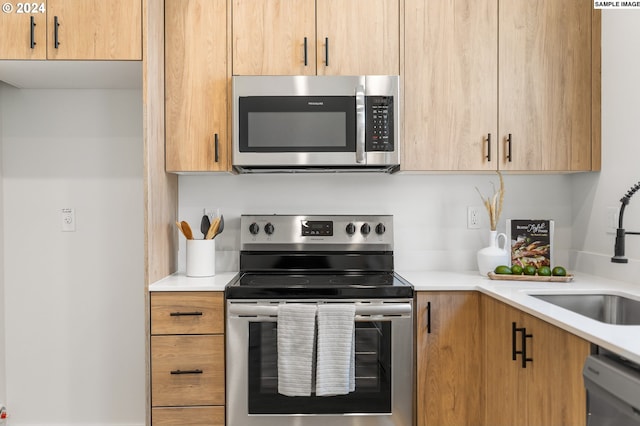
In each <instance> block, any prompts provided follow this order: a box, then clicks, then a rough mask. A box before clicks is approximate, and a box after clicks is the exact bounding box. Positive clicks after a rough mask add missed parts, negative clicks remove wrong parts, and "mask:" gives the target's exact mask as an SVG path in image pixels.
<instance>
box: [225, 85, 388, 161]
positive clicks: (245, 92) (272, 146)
mask: <svg viewBox="0 0 640 426" xmlns="http://www.w3.org/2000/svg"><path fill="white" fill-rule="evenodd" d="M399 116H400V85H399V77H398V76H236V77H233V167H234V168H235V170H237V171H238V172H240V173H250V172H297V171H332V172H336V171H337V172H339V171H382V172H394V171H396V170H397V169H398V167H399V165H400V134H399V130H400V118H399Z"/></svg>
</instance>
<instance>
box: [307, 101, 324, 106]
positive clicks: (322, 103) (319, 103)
mask: <svg viewBox="0 0 640 426" xmlns="http://www.w3.org/2000/svg"><path fill="white" fill-rule="evenodd" d="M307 105H318V106H322V105H324V102H307Z"/></svg>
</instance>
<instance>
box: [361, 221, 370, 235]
mask: <svg viewBox="0 0 640 426" xmlns="http://www.w3.org/2000/svg"><path fill="white" fill-rule="evenodd" d="M360 232H361V233H362V235H369V232H371V227H370V226H369V224H368V223H364V224H363V225H362V226H361V227H360Z"/></svg>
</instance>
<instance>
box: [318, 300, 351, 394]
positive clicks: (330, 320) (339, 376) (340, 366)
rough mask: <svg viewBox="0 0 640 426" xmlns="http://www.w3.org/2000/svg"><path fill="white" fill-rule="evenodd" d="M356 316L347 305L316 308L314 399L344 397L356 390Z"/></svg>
mask: <svg viewBox="0 0 640 426" xmlns="http://www.w3.org/2000/svg"><path fill="white" fill-rule="evenodd" d="M355 313H356V306H355V305H354V304H350V303H335V304H334V303H330V304H321V305H319V306H318V347H317V363H316V395H317V396H333V395H346V394H348V393H349V392H353V391H354V390H355V388H356V381H355Z"/></svg>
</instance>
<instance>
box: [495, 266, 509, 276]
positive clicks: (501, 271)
mask: <svg viewBox="0 0 640 426" xmlns="http://www.w3.org/2000/svg"><path fill="white" fill-rule="evenodd" d="M493 272H495V273H496V274H501V275H511V268H509V267H508V266H506V265H500V266H496V269H494V271H493Z"/></svg>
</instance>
